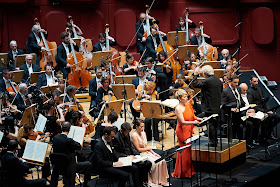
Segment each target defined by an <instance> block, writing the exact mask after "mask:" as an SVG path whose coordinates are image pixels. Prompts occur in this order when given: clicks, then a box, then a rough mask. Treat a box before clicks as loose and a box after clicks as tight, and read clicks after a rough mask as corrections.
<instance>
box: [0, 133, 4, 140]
mask: <svg viewBox="0 0 280 187" xmlns="http://www.w3.org/2000/svg"><path fill="white" fill-rule="evenodd" d="M3 136H4V133H3V132H2V131H0V142H1V141H2V139H3Z"/></svg>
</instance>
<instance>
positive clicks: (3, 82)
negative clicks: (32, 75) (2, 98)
mask: <svg viewBox="0 0 280 187" xmlns="http://www.w3.org/2000/svg"><path fill="white" fill-rule="evenodd" d="M11 78H12V77H11V72H10V70H9V69H4V70H3V78H2V79H0V91H1V92H5V93H6V94H7V96H8V98H9V101H10V100H11V99H12V98H13V97H15V95H16V91H8V88H9V87H10V86H11V84H13V85H14V86H16V83H14V82H13V80H12V79H11Z"/></svg>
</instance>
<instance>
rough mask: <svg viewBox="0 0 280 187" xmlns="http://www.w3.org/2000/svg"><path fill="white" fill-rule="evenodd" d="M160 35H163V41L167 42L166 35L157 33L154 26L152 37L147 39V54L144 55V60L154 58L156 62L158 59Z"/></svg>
mask: <svg viewBox="0 0 280 187" xmlns="http://www.w3.org/2000/svg"><path fill="white" fill-rule="evenodd" d="M159 34H161V35H163V40H166V39H167V37H166V34H165V33H163V32H161V31H160V33H157V29H156V27H155V26H154V25H152V26H151V35H150V36H148V37H147V39H146V52H145V55H144V57H143V58H144V59H146V58H148V57H152V58H153V59H154V60H155V59H156V57H157V54H158V53H157V52H156V49H157V47H158V46H159V44H160V38H159Z"/></svg>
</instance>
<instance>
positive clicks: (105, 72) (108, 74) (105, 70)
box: [101, 60, 116, 82]
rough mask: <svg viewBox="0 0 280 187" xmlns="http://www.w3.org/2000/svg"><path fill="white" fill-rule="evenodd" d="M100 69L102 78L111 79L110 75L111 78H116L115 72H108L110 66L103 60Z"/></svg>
mask: <svg viewBox="0 0 280 187" xmlns="http://www.w3.org/2000/svg"><path fill="white" fill-rule="evenodd" d="M101 67H102V77H108V78H109V79H111V75H112V76H113V77H114V76H116V74H115V72H113V71H112V72H110V64H109V62H107V61H105V60H103V61H102V62H101ZM111 82H112V81H111Z"/></svg>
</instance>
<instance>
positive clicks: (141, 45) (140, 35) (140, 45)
mask: <svg viewBox="0 0 280 187" xmlns="http://www.w3.org/2000/svg"><path fill="white" fill-rule="evenodd" d="M139 19H140V21H138V22H137V23H136V24H135V26H136V32H137V35H136V36H137V39H136V46H137V52H138V53H140V54H141V55H142V54H143V51H144V50H145V46H146V43H145V42H146V38H145V37H144V34H145V32H146V31H147V29H150V28H147V26H146V19H149V24H150V26H151V25H153V19H155V20H156V24H159V20H157V19H156V18H154V17H152V16H150V15H148V17H147V18H146V14H145V13H141V14H140V15H139Z"/></svg>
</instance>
